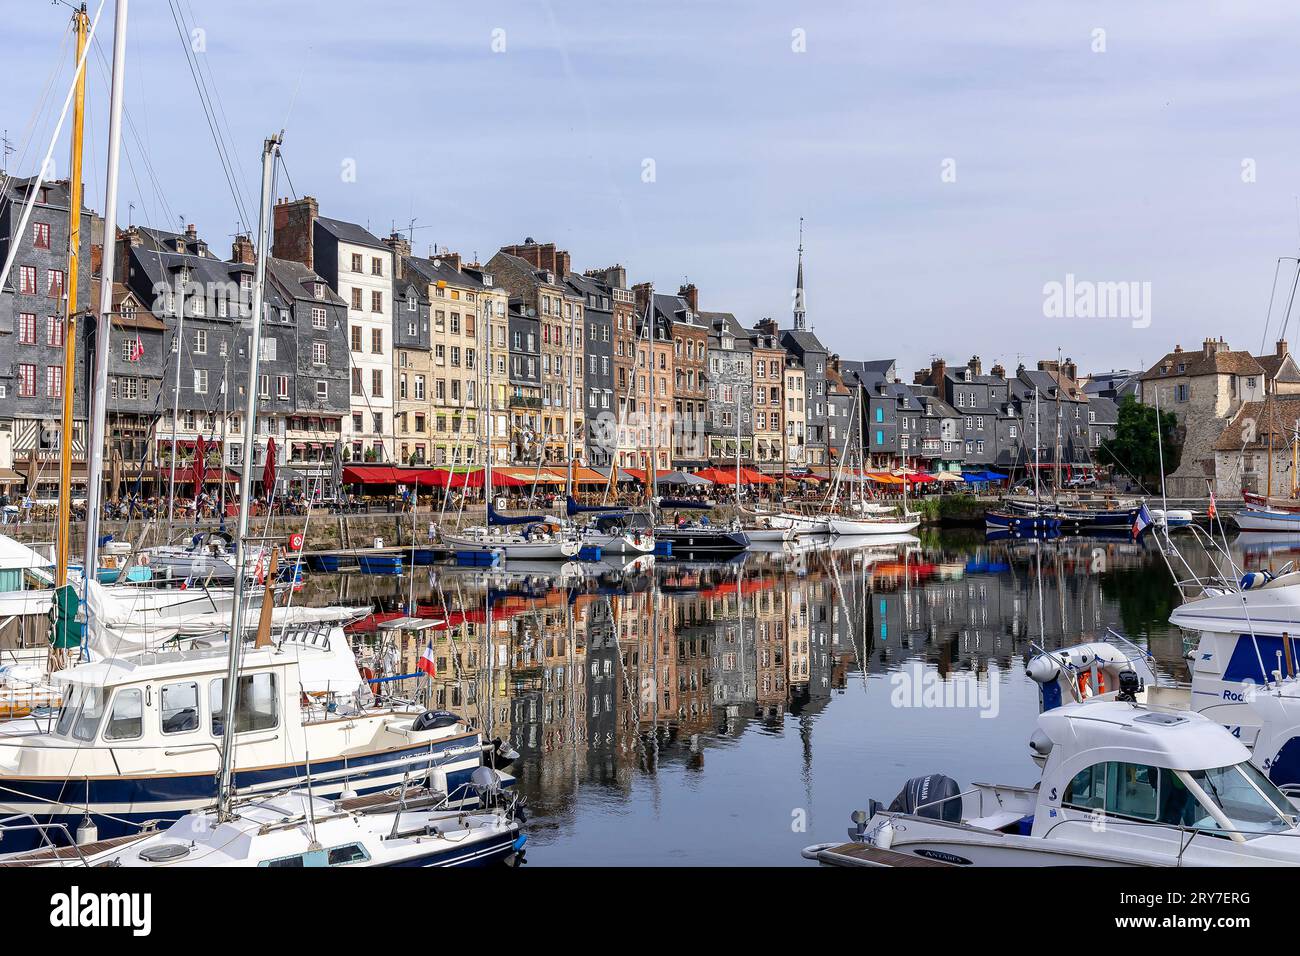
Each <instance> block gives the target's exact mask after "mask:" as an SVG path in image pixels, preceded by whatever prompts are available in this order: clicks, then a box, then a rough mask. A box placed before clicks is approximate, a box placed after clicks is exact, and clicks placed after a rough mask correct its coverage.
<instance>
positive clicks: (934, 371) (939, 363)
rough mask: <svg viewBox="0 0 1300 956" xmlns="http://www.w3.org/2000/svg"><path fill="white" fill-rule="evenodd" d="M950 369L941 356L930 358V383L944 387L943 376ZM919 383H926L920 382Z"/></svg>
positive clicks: (937, 386)
mask: <svg viewBox="0 0 1300 956" xmlns="http://www.w3.org/2000/svg"><path fill="white" fill-rule="evenodd" d="M947 371H948V363H947V362H945V361H944V360H943V359H941V358H937V359H931V360H930V377H929V383H930V384H931V385H933V386H935V387H936V388H942V387H943V377H944V375H945V374H946V373H947ZM918 384H925V383H924V382H919V383H918Z"/></svg>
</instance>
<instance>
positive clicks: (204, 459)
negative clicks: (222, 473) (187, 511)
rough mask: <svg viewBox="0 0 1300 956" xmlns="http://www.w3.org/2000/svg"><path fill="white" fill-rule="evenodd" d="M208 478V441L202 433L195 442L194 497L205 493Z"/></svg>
mask: <svg viewBox="0 0 1300 956" xmlns="http://www.w3.org/2000/svg"><path fill="white" fill-rule="evenodd" d="M207 480H208V443H207V442H206V441H204V440H203V436H202V435H200V436H199V438H198V441H196V442H195V443H194V497H195V498H196V499H197V498H198V496H199V495H200V494H202V493H203V486H204V485H205V484H206V483H207Z"/></svg>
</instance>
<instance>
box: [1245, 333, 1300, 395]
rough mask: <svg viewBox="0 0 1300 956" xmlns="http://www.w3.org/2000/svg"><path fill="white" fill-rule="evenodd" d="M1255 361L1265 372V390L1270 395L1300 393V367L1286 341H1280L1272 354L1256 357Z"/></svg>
mask: <svg viewBox="0 0 1300 956" xmlns="http://www.w3.org/2000/svg"><path fill="white" fill-rule="evenodd" d="M1255 361H1256V362H1258V363H1259V367H1260V368H1262V369H1263V370H1264V388H1265V390H1266V391H1267V393H1268V394H1270V395H1295V394H1297V393H1300V365H1297V364H1296V360H1295V358H1294V357H1293V356H1292V355H1291V349H1290V348H1288V346H1287V342H1286V339H1278V340H1277V344H1276V345H1275V346H1274V348H1273V352H1272V353H1271V354H1269V355H1256V356H1255Z"/></svg>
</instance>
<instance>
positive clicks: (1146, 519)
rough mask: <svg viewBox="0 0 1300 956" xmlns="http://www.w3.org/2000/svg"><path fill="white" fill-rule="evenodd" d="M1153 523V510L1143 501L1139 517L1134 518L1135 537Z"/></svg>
mask: <svg viewBox="0 0 1300 956" xmlns="http://www.w3.org/2000/svg"><path fill="white" fill-rule="evenodd" d="M1150 524H1151V512H1149V511H1147V503H1146V502H1145V501H1144V502H1142V507H1141V508H1139V509H1138V513H1137V517H1136V518H1134V519H1133V537H1134V539H1136V538H1137V537H1138V535H1140V534H1141V533H1142V532H1143V531H1145V530H1146V529H1147V527H1148V526H1149V525H1150Z"/></svg>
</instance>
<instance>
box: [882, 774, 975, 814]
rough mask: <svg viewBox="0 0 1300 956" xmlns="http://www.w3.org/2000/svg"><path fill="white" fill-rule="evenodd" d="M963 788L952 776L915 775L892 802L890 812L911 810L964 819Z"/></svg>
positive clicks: (909, 811) (912, 812) (911, 812)
mask: <svg viewBox="0 0 1300 956" xmlns="http://www.w3.org/2000/svg"><path fill="white" fill-rule="evenodd" d="M960 794H961V788H960V787H958V786H957V781H956V780H954V779H952V777H945V776H944V775H943V774H941V773H928V774H926V775H925V776H924V777H913V778H912V779H911V780H909V781H907V783H905V784H904V785H903V789H902V791H901V792H900V793H899V794H898V796H896V797H895V798H894V802H893V803H891V804H890V805H889V812H890V813H910V814H914V815H916V816H920V817H928V818H929V819H931V820H942V821H943V822H944V823H960V822H961V797H960Z"/></svg>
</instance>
